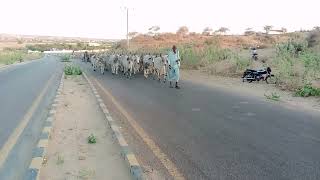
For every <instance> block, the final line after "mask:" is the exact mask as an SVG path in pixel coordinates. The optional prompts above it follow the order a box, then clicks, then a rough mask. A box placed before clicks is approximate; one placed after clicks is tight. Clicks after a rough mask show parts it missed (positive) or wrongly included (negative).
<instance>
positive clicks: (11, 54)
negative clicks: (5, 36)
mask: <svg viewBox="0 0 320 180" xmlns="http://www.w3.org/2000/svg"><path fill="white" fill-rule="evenodd" d="M42 56H43V54H42V53H27V52H26V51H23V50H10V51H0V64H5V65H9V64H13V63H15V62H22V61H29V60H34V59H39V58H41V57H42Z"/></svg>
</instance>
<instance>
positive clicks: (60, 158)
mask: <svg viewBox="0 0 320 180" xmlns="http://www.w3.org/2000/svg"><path fill="white" fill-rule="evenodd" d="M63 163H64V158H63V156H61V155H60V154H59V155H58V159H57V162H56V164H57V165H61V164H63Z"/></svg>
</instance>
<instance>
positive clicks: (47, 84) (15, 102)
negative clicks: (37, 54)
mask: <svg viewBox="0 0 320 180" xmlns="http://www.w3.org/2000/svg"><path fill="white" fill-rule="evenodd" d="M61 74H62V63H61V62H59V61H58V60H57V58H55V57H45V58H43V59H41V60H36V61H33V62H30V63H26V64H21V65H14V66H10V67H7V68H3V69H0V124H1V126H0V152H1V153H0V179H6V180H7V179H8V180H11V179H14V180H15V179H23V177H24V174H25V172H26V170H27V168H28V167H29V164H30V161H31V158H32V150H33V148H34V147H35V146H36V143H37V140H38V138H39V135H40V133H41V130H42V127H43V125H44V122H45V119H46V117H47V114H48V108H50V104H51V102H52V100H53V97H54V95H55V91H56V89H57V88H58V83H59V81H60V78H61Z"/></svg>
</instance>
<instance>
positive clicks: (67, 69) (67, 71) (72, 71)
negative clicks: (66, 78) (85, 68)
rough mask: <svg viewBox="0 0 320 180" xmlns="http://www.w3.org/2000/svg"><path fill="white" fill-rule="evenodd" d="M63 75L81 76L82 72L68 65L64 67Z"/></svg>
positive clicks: (76, 67)
mask: <svg viewBox="0 0 320 180" xmlns="http://www.w3.org/2000/svg"><path fill="white" fill-rule="evenodd" d="M64 73H65V74H66V75H81V74H82V71H81V69H80V67H78V66H72V65H68V66H65V67H64Z"/></svg>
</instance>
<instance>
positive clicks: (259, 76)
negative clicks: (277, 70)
mask: <svg viewBox="0 0 320 180" xmlns="http://www.w3.org/2000/svg"><path fill="white" fill-rule="evenodd" d="M260 80H261V81H265V82H266V83H267V84H276V82H277V81H276V78H275V76H274V75H273V74H271V68H270V67H267V68H263V69H258V70H254V69H247V70H246V71H245V72H244V73H243V76H242V82H245V81H247V82H249V83H251V82H253V81H258V82H259V81H260Z"/></svg>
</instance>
